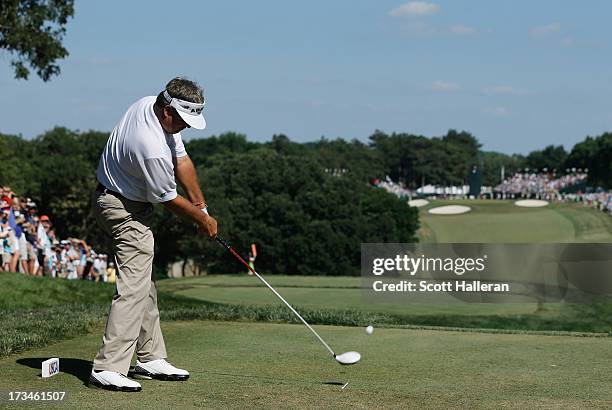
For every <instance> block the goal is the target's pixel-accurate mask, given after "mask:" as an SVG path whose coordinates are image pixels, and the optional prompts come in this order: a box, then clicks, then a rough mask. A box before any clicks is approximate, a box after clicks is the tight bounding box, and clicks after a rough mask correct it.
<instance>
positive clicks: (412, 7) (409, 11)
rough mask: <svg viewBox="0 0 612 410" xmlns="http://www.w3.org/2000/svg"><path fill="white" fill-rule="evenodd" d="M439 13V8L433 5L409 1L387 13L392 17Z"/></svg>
mask: <svg viewBox="0 0 612 410" xmlns="http://www.w3.org/2000/svg"><path fill="white" fill-rule="evenodd" d="M438 11H440V6H438V5H437V4H435V3H426V2H424V1H411V2H408V3H405V4H402V5H401V6H399V7H396V8H394V9H393V10H391V11H390V12H389V14H390V15H391V16H393V17H404V16H428V15H430V14H435V13H437V12H438Z"/></svg>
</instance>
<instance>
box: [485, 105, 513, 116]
mask: <svg viewBox="0 0 612 410" xmlns="http://www.w3.org/2000/svg"><path fill="white" fill-rule="evenodd" d="M484 112H485V113H486V114H489V115H492V116H494V117H507V116H508V115H510V111H509V110H508V109H507V108H506V107H487V108H485V109H484Z"/></svg>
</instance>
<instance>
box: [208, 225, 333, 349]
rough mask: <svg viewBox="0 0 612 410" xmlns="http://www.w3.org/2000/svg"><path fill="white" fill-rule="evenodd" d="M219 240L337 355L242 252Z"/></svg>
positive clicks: (219, 240) (218, 240) (218, 239)
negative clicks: (245, 258)
mask: <svg viewBox="0 0 612 410" xmlns="http://www.w3.org/2000/svg"><path fill="white" fill-rule="evenodd" d="M217 242H219V243H220V244H221V245H222V246H224V247H225V248H227V249H228V250H229V251H230V252H231V253H232V255H234V256H235V257H236V259H238V260H239V261H240V262H242V264H243V265H244V266H246V267H247V268H249V270H250V271H251V272H253V274H254V275H255V276H257V278H258V279H259V280H260V281H262V282H263V283H264V285H266V286H267V287H268V289H270V290H271V291H272V292H273V293H274V294H275V295H276V296H277V297H278V298H279V299H280V300H282V301H283V303H284V304H285V305H287V307H288V308H289V309H290V310H291V311H292V312H293V313H294V314H295V315H296V316H297V317H298V318H299V319H300V320H301V321H302V323H304V324H305V325H306V327H307V328H308V329H310V331H311V332H312V333H313V334H314V335H315V336H316V337H317V339H319V341H320V342H321V343H323V346H325V348H326V349H327V350H329V353H331V355H332V356H334V357H336V354H335V353H334V351H333V350H332V348H331V347H329V345H328V344H327V343H325V340H323V338H322V337H321V336H319V334H318V333H317V332H316V331H315V330H314V329H313V328H312V327H311V326H310V325H309V324H308V322H307V321H306V320H304V318H303V317H302V316H301V315H300V314H299V313H298V311H297V310H295V309H294V308H293V306H291V305H290V304H289V302H287V301H286V300H285V298H283V297H282V296H281V294H280V293H278V292H277V291H276V289H274V288H273V287H272V285H270V284H269V283H268V282H267V281H266V280H265V279H264V278H263V276H261V275H260V274H259V273H257V272H256V271H255V269H253V268H251V266H250V265H249V264H248V263H247V262H246V261H245V260H244V259H242V256H240V254H239V253H238V252H236V251H235V250H234V248H233V247H231V246H229V245H228V244H227V243H226V242H224V241H223V240H221V239H220V238H219V237H217Z"/></svg>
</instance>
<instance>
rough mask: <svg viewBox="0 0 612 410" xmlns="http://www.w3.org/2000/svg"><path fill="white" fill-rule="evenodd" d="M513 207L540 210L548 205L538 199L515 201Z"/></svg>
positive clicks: (546, 202)
mask: <svg viewBox="0 0 612 410" xmlns="http://www.w3.org/2000/svg"><path fill="white" fill-rule="evenodd" d="M514 205H516V206H524V207H526V208H540V207H542V206H546V205H548V201H542V200H540V199H524V200H522V201H516V202H515V203H514Z"/></svg>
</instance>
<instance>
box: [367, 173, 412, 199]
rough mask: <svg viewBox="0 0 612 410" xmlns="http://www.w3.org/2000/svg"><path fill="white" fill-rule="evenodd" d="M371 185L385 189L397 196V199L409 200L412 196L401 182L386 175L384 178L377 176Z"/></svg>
mask: <svg viewBox="0 0 612 410" xmlns="http://www.w3.org/2000/svg"><path fill="white" fill-rule="evenodd" d="M372 185H374V186H375V187H377V188H381V189H384V190H385V191H387V192H389V193H391V194H393V195H395V196H397V197H398V198H399V199H405V200H409V199H410V198H412V192H411V191H410V190H409V189H407V188H406V187H405V186H404V185H402V184H398V183H396V182H393V181H392V180H391V178H389V176H388V175H387V177H386V178H385V179H384V180H381V179H378V178H376V179H374V181H372Z"/></svg>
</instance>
